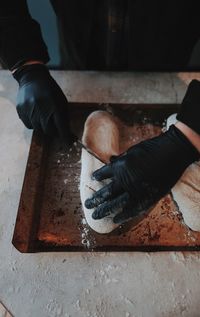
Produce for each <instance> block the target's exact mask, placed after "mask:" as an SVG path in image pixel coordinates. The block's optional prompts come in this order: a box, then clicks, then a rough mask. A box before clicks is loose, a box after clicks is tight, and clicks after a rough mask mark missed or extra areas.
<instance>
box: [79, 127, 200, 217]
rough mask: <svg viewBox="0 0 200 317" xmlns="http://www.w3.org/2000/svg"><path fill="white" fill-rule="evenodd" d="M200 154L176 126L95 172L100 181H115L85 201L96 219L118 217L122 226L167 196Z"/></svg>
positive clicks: (134, 147) (138, 145)
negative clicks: (92, 210)
mask: <svg viewBox="0 0 200 317" xmlns="http://www.w3.org/2000/svg"><path fill="white" fill-rule="evenodd" d="M198 159H199V153H198V151H197V150H196V148H195V147H194V146H193V145H192V144H191V143H190V142H189V140H188V139H187V138H186V137H185V135H184V134H183V133H182V132H181V131H180V130H179V129H178V128H176V127H175V126H174V125H172V126H171V127H170V129H169V130H168V131H167V132H165V133H163V134H161V135H159V136H157V137H154V138H151V139H149V140H146V141H143V142H140V143H139V144H137V145H135V146H133V147H131V148H130V149H129V150H128V151H127V152H126V153H125V154H124V155H122V156H118V157H117V158H115V159H114V160H111V163H109V164H108V165H105V166H103V167H102V168H100V169H99V170H97V171H95V172H94V173H93V177H94V178H95V179H96V180H98V181H101V180H103V179H106V178H111V179H112V181H111V182H110V183H109V184H108V185H106V186H104V187H103V188H101V189H100V190H99V191H97V192H96V193H95V194H94V195H93V197H92V198H90V199H87V200H86V201H85V206H86V208H89V209H90V208H95V207H96V210H95V211H94V212H93V214H92V217H93V219H101V218H103V217H105V216H107V215H110V214H115V213H116V211H117V210H119V208H120V207H122V208H123V209H122V212H120V213H118V214H117V215H116V216H115V217H114V219H113V221H114V223H123V222H125V221H127V220H129V219H130V218H132V217H134V216H136V215H138V214H139V213H140V212H141V211H146V210H148V209H149V208H150V207H152V206H153V205H154V204H155V203H156V202H158V200H159V199H160V198H161V197H163V196H164V195H165V194H167V193H168V192H169V191H170V189H171V188H172V187H173V186H174V185H175V183H176V182H177V181H178V179H179V178H180V176H181V175H182V173H183V172H184V170H185V169H186V168H187V166H188V165H190V164H191V163H192V162H194V161H195V160H198Z"/></svg>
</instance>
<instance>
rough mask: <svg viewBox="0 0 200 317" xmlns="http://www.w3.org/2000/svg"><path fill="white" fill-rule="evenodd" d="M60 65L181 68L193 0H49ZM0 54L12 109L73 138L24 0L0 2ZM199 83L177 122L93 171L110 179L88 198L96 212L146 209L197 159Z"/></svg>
mask: <svg viewBox="0 0 200 317" xmlns="http://www.w3.org/2000/svg"><path fill="white" fill-rule="evenodd" d="M38 3H39V2H38ZM51 4H52V6H53V8H54V10H55V12H56V14H57V17H58V26H59V30H60V42H61V52H62V57H63V59H62V60H63V67H64V68H65V69H79V70H84V69H96V70H118V71H120V70H128V71H131V70H132V71H134V70H137V71H138V70H153V71H155V70H165V71H170V70H181V69H189V68H187V65H188V62H189V58H190V55H191V52H192V49H193V47H194V45H195V43H196V42H197V40H198V37H199V26H198V20H199V17H198V12H199V11H198V7H197V5H198V4H197V2H195V1H190V2H188V1H179V0H176V1H171V0H170V1H165V2H163V1H158V0H151V1H145V0H102V1H98V0H84V1H80V0H59V1H58V0H51ZM0 57H1V61H2V63H3V65H5V66H6V67H7V68H8V69H9V70H10V71H11V72H12V74H13V77H14V78H15V79H16V80H17V81H18V83H19V91H18V97H17V112H18V115H19V117H20V118H21V120H22V121H23V123H24V124H25V126H26V127H27V128H29V129H35V130H43V131H44V133H46V134H49V135H52V136H55V135H59V136H60V137H61V138H62V139H63V140H65V141H66V142H68V143H70V142H71V140H72V135H71V132H70V130H69V127H68V125H67V124H66V117H67V116H68V114H67V99H66V97H65V95H64V93H63V92H62V90H61V88H60V87H59V86H58V84H57V83H56V82H55V80H54V79H53V77H52V76H51V75H50V73H49V71H48V68H47V67H46V65H45V64H46V63H47V62H48V61H49V55H48V50H47V47H46V45H45V43H44V40H43V38H42V35H41V30H40V26H39V24H38V23H37V22H36V21H35V20H34V19H32V17H31V15H30V13H29V11H28V7H27V3H26V1H25V0H7V1H1V3H0ZM199 105H200V83H199V82H198V81H197V80H193V81H192V82H191V83H190V85H189V87H188V90H187V92H186V95H185V97H184V99H183V102H182V106H181V110H180V112H179V114H178V116H177V119H178V120H179V121H178V123H177V124H176V125H172V126H171V127H170V129H169V130H168V131H167V132H165V133H162V134H161V135H159V136H158V137H155V138H152V139H149V140H146V141H143V142H141V143H139V144H137V145H135V146H133V147H131V148H130V149H128V151H127V152H126V153H125V154H124V155H121V156H119V157H115V158H111V162H110V163H109V164H108V165H105V166H103V167H102V168H101V169H100V170H97V171H95V172H94V173H93V177H94V178H96V180H102V179H104V178H111V180H112V181H111V182H110V183H109V184H108V185H107V186H104V187H103V188H102V189H100V190H99V191H97V192H96V193H95V194H94V195H93V197H91V198H89V199H88V200H86V202H85V205H86V207H87V208H94V207H95V208H96V209H95V211H94V213H93V218H94V219H100V218H103V217H105V216H106V215H109V214H111V213H115V212H116V209H118V208H119V207H121V208H122V211H121V212H120V213H119V214H117V215H116V216H115V217H114V222H116V223H123V222H124V221H127V220H129V219H130V218H132V217H134V216H135V215H137V214H138V213H139V212H141V211H142V210H146V209H149V208H150V207H151V206H153V205H154V204H155V203H156V202H157V201H158V200H159V199H160V198H161V197H162V196H164V195H165V194H166V193H168V192H169V191H170V189H171V188H172V187H173V186H174V184H175V183H176V182H177V180H178V179H179V178H180V176H181V175H182V173H183V172H184V170H185V169H186V168H187V166H189V165H190V164H191V163H192V162H194V161H196V160H198V159H199V152H200V106H199Z"/></svg>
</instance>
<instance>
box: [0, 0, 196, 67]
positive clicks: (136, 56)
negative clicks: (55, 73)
mask: <svg viewBox="0 0 200 317" xmlns="http://www.w3.org/2000/svg"><path fill="white" fill-rule="evenodd" d="M51 3H52V6H53V8H54V10H55V12H56V14H57V17H58V23H59V28H60V30H61V31H62V32H61V44H62V45H61V47H62V52H64V56H65V57H66V56H67V58H65V59H64V64H65V68H68V69H69V68H70V69H86V68H87V69H100V70H104V69H105V70H106V69H112V70H114V69H116V70H118V69H124V70H178V69H183V68H184V69H185V67H186V65H187V63H188V61H189V58H190V55H191V52H192V49H193V47H194V45H195V43H196V42H197V40H198V38H199V33H200V28H199V10H198V9H199V8H198V1H194V0H190V1H183V0H182V1H180V0H168V1H160V0H151V1H150V0H84V1H82V0H51ZM40 4H41V2H40V1H39V0H38V10H39V9H40ZM0 58H1V60H2V61H3V63H4V65H6V66H7V67H8V68H9V69H13V68H14V67H16V66H17V65H19V64H20V63H22V62H24V61H26V60H29V59H39V60H43V61H44V62H45V63H46V62H47V61H48V60H49V56H48V51H47V47H46V45H45V43H44V41H43V39H42V36H41V31H40V26H39V24H38V23H37V22H36V21H35V20H33V19H32V18H31V16H30V14H29V12H28V8H27V4H26V0H1V1H0Z"/></svg>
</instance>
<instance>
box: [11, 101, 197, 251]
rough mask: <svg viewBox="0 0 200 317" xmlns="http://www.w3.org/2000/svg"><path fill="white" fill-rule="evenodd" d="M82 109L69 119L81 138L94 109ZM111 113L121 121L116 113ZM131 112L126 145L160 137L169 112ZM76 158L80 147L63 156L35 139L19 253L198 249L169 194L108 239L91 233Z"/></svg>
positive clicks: (17, 238)
mask: <svg viewBox="0 0 200 317" xmlns="http://www.w3.org/2000/svg"><path fill="white" fill-rule="evenodd" d="M87 106H88V105H87ZM86 108H87V107H86V106H84V105H79V107H78V106H77V107H74V109H72V113H71V116H72V117H73V116H75V117H76V118H77V117H78V120H76V124H77V126H76V127H75V130H76V132H78V133H79V134H81V133H82V129H83V123H84V120H85V118H86V116H87V114H88V112H89V111H91V110H94V109H93V108H90V109H89V110H88V108H87V109H86ZM138 108H139V110H138ZM113 109H114V111H116V113H117V114H118V115H119V116H120V110H119V111H117V110H118V108H117V107H116V108H113ZM133 109H134V107H133ZM134 111H135V112H134V116H133V117H134V118H135V122H131V123H130V122H129V123H128V124H130V129H128V130H127V129H126V134H125V135H124V140H126V142H128V144H129V145H130V146H131V145H132V144H136V143H138V142H140V141H141V140H144V139H146V138H149V137H152V136H155V135H158V134H160V132H161V128H162V122H163V120H164V119H166V118H167V116H168V115H169V114H170V113H172V112H173V109H172V107H167V106H165V110H164V109H163V108H162V107H161V106H160V107H159V106H158V107H154V109H153V107H146V108H145V107H144V106H137V109H136V110H134ZM123 115H124V113H123ZM129 117H130V116H129ZM124 131H125V130H124ZM80 154H81V148H80V146H79V145H78V144H74V145H73V147H72V148H71V149H68V150H67V151H66V148H65V147H64V146H63V145H62V144H60V143H59V141H58V140H54V141H52V140H51V141H50V140H48V139H46V138H45V139H42V137H41V136H37V135H34V136H33V140H32V145H31V149H30V154H29V160H28V164H27V169H26V174H25V179H24V185H23V190H22V194H21V200H20V205H19V210H18V217H17V221H16V226H15V232H14V236H13V244H14V245H15V246H16V248H17V249H19V250H20V251H21V252H37V251H61V250H62V251H63V250H68V251H88V250H89V251H91V250H94V251H100V250H102V251H112V250H116V251H123V250H141V251H142V250H147V251H153V250H156V251H158V250H173V249H176V250H192V249H194V250H196V249H199V246H200V233H197V232H193V231H191V230H190V229H189V228H188V227H186V226H185V225H184V223H183V221H182V217H181V214H180V213H179V211H178V209H177V206H176V205H175V203H174V202H173V200H172V198H171V195H170V194H169V195H167V196H166V197H164V198H163V199H161V200H160V201H159V202H158V203H157V204H156V206H154V207H153V208H152V209H151V210H150V211H149V212H148V213H146V214H145V215H143V216H142V217H141V218H137V219H134V220H133V221H131V222H129V223H127V224H125V225H122V226H120V227H119V228H118V229H116V230H115V231H114V232H112V233H110V234H106V235H100V234H98V233H95V232H94V231H93V230H92V229H90V228H89V227H88V226H87V224H86V221H85V219H84V214H83V211H82V206H81V202H80V194H79V181H80V168H81V162H80Z"/></svg>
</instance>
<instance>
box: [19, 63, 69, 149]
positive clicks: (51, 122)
mask: <svg viewBox="0 0 200 317" xmlns="http://www.w3.org/2000/svg"><path fill="white" fill-rule="evenodd" d="M13 76H14V78H15V79H16V80H17V81H18V83H19V91H18V96H17V112H18V115H19V117H20V119H21V120H22V121H23V123H24V124H25V126H26V127H27V128H29V129H34V130H37V131H43V132H44V133H45V134H47V135H50V136H59V137H60V138H61V139H62V141H64V142H66V143H67V144H70V143H71V142H72V135H71V133H70V129H69V118H68V109H67V104H68V102H67V99H66V97H65V95H64V93H63V92H62V90H61V88H60V87H59V86H58V84H57V83H56V81H55V80H54V79H53V77H52V76H51V75H50V73H49V71H48V69H47V67H46V66H45V65H43V64H33V65H26V66H24V67H22V68H21V69H19V70H17V71H15V73H14V74H13Z"/></svg>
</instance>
